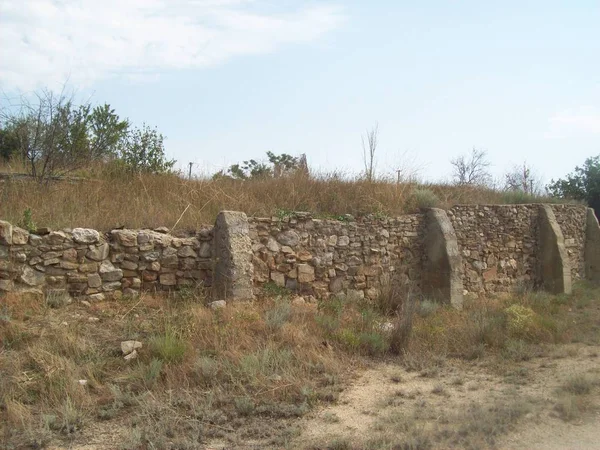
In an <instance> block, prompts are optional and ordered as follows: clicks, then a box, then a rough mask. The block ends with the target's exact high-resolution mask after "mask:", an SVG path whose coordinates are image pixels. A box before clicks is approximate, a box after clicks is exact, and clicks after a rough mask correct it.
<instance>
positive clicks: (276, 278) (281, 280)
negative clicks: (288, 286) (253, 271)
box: [271, 271, 285, 287]
mask: <svg viewBox="0 0 600 450" xmlns="http://www.w3.org/2000/svg"><path fill="white" fill-rule="evenodd" d="M271 280H272V281H273V283H275V284H276V285H277V286H280V287H283V286H285V275H284V274H282V273H281V272H275V271H273V272H271Z"/></svg>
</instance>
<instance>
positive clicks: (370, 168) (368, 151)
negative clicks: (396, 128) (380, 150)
mask: <svg viewBox="0 0 600 450" xmlns="http://www.w3.org/2000/svg"><path fill="white" fill-rule="evenodd" d="M378 135H379V124H375V126H374V127H373V128H371V129H370V130H367V133H366V135H365V136H361V139H362V148H363V164H364V165H365V178H366V179H367V181H373V179H374V178H375V152H376V151H377V145H378ZM365 138H366V140H365Z"/></svg>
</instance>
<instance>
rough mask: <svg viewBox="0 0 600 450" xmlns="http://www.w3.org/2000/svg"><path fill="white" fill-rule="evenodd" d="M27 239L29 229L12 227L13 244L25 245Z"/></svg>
mask: <svg viewBox="0 0 600 450" xmlns="http://www.w3.org/2000/svg"><path fill="white" fill-rule="evenodd" d="M27 241H29V231H27V230H24V229H22V228H19V227H13V230H12V243H13V245H25V244H27Z"/></svg>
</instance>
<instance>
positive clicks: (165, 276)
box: [159, 273, 177, 286]
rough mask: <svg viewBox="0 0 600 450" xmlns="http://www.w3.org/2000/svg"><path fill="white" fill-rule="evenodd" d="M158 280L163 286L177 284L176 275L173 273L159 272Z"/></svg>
mask: <svg viewBox="0 0 600 450" xmlns="http://www.w3.org/2000/svg"><path fill="white" fill-rule="evenodd" d="M159 280H160V284H162V285H163V286H175V285H176V284H177V276H176V275H175V274H174V273H161V274H160V277H159Z"/></svg>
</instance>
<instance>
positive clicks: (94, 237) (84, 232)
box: [72, 228, 100, 244]
mask: <svg viewBox="0 0 600 450" xmlns="http://www.w3.org/2000/svg"><path fill="white" fill-rule="evenodd" d="M72 234H73V240H74V241H75V242H77V243H78V244H95V243H96V242H98V241H99V240H100V233H98V232H97V231H96V230H92V229H91V228H73V231H72Z"/></svg>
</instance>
